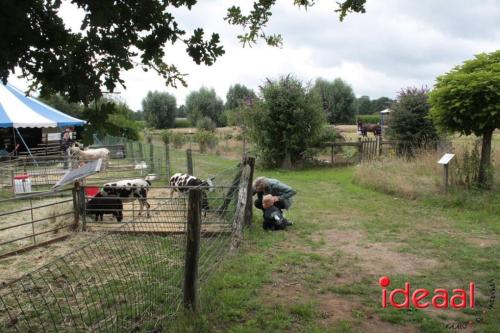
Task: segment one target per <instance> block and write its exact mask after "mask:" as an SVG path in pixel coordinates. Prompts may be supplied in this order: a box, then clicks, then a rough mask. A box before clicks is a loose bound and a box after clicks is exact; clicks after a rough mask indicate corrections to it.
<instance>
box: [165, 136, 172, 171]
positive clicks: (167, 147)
mask: <svg viewBox="0 0 500 333" xmlns="http://www.w3.org/2000/svg"><path fill="white" fill-rule="evenodd" d="M167 140H168V139H167ZM165 167H166V171H167V179H170V172H171V171H170V141H166V142H165Z"/></svg>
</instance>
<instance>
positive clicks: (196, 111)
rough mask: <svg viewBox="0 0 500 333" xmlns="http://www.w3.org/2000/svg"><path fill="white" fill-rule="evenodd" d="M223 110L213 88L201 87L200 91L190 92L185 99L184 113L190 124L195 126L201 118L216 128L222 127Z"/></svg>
mask: <svg viewBox="0 0 500 333" xmlns="http://www.w3.org/2000/svg"><path fill="white" fill-rule="evenodd" d="M223 109H224V103H223V102H222V99H220V97H218V96H217V94H216V93H215V90H214V89H213V88H210V89H208V88H205V87H201V88H200V90H198V91H192V92H191V93H189V95H188V96H187V97H186V112H187V116H188V118H189V120H190V121H191V123H192V124H196V123H197V122H198V120H200V119H201V118H203V117H208V118H210V119H212V120H213V121H214V122H215V123H216V124H217V126H224V125H225V118H224V115H223Z"/></svg>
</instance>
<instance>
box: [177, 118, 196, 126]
mask: <svg viewBox="0 0 500 333" xmlns="http://www.w3.org/2000/svg"><path fill="white" fill-rule="evenodd" d="M191 126H192V125H191V122H190V121H189V119H187V118H175V128H188V127H191Z"/></svg>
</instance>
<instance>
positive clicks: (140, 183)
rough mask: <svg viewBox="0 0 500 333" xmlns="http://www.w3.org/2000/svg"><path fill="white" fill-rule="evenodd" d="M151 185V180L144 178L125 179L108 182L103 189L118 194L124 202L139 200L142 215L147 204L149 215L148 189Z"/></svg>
mask: <svg viewBox="0 0 500 333" xmlns="http://www.w3.org/2000/svg"><path fill="white" fill-rule="evenodd" d="M150 186H151V182H150V181H149V180H144V179H124V180H120V181H117V182H112V183H106V184H104V186H103V191H104V192H105V193H106V194H107V195H110V196H117V197H119V198H120V199H121V200H122V201H123V202H132V201H134V200H136V199H137V200H139V205H140V211H139V216H140V215H142V211H143V210H144V206H146V212H147V217H149V216H150V215H149V208H150V207H151V206H150V204H149V203H148V201H147V199H148V191H149V188H150Z"/></svg>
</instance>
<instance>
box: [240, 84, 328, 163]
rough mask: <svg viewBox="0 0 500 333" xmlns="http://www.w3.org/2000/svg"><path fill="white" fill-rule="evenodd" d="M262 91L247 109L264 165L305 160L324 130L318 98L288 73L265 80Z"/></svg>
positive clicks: (253, 139) (251, 132)
mask: <svg viewBox="0 0 500 333" xmlns="http://www.w3.org/2000/svg"><path fill="white" fill-rule="evenodd" d="M261 94H262V97H263V98H262V100H261V101H258V102H257V103H255V106H254V108H253V110H252V111H251V112H248V113H247V117H248V118H249V121H248V122H247V123H248V124H249V134H250V137H251V139H252V141H253V142H255V147H256V149H257V151H258V152H259V157H260V158H261V160H262V162H263V164H264V165H265V166H266V167H280V166H281V167H284V168H289V167H291V166H293V165H295V164H296V163H297V162H300V161H302V160H304V158H305V154H306V151H307V149H308V148H311V147H312V146H313V145H314V144H315V143H316V142H317V140H318V138H319V137H320V136H321V134H322V133H323V128H324V127H325V125H326V120H325V113H324V111H323V109H322V106H321V101H320V98H319V96H318V95H317V94H316V93H315V92H313V91H311V89H310V88H309V87H305V86H304V85H303V84H302V82H301V81H299V80H297V79H295V78H293V77H292V76H290V75H288V76H286V77H281V78H280V79H279V80H274V81H272V80H268V81H267V83H266V85H265V86H264V87H263V88H261Z"/></svg>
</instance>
